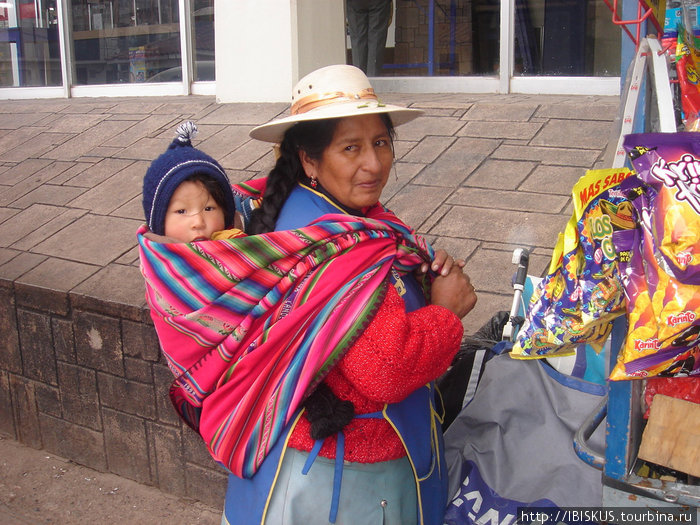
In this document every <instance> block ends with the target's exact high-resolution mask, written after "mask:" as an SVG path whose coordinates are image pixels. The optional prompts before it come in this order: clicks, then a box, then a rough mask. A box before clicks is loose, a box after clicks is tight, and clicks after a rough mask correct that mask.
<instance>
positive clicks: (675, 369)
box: [610, 133, 700, 380]
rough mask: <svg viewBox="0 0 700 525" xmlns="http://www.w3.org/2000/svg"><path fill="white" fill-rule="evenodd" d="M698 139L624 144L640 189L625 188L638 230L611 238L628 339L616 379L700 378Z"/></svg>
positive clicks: (631, 139) (633, 138) (637, 139)
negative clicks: (624, 303)
mask: <svg viewBox="0 0 700 525" xmlns="http://www.w3.org/2000/svg"><path fill="white" fill-rule="evenodd" d="M696 135H697V134H695V133H667V134H655V133H649V134H637V135H628V136H627V137H626V139H625V143H624V147H625V149H626V150H627V151H628V152H630V157H631V158H632V163H633V165H634V167H635V169H636V170H637V175H638V180H639V183H638V184H637V185H634V184H631V182H632V180H630V181H625V183H624V184H623V185H622V187H621V189H622V190H623V191H624V192H626V194H627V195H628V197H629V201H630V203H631V204H632V208H633V210H634V211H635V215H636V217H637V222H638V229H637V230H636V231H634V232H615V233H614V234H613V242H614V245H615V249H616V251H617V253H618V256H619V259H620V264H619V270H620V275H621V280H622V283H623V286H624V289H625V296H626V309H627V318H628V332H627V337H626V338H625V342H624V345H623V347H622V348H621V349H620V352H619V354H618V361H617V363H616V365H615V367H614V368H613V370H612V372H611V374H610V379H611V380H620V379H633V378H640V377H652V376H677V375H695V374H700V362H698V360H697V354H698V353H699V352H700V347H699V345H700V283H699V278H700V274H699V273H698V271H699V270H700V267H699V266H698V265H699V264H700V261H698V253H699V252H698V249H699V248H700V245H699V244H698V241H699V239H698V236H699V235H700V223H698V218H699V212H700V207H697V206H696V205H697V204H698V203H700V201H699V200H698V197H700V195H698V183H699V182H700V175H699V174H698V171H696V165H697V164H698V161H697V160H696V155H695V153H694V152H695V150H696V149H700V137H697V136H696ZM699 166H700V165H699Z"/></svg>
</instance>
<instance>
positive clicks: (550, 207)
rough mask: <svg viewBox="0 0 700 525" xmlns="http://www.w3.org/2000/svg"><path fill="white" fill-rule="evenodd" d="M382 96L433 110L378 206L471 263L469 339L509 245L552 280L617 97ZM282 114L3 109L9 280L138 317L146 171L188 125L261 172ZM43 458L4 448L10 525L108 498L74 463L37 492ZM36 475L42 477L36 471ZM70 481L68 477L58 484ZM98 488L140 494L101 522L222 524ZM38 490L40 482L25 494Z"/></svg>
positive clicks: (0, 486) (499, 304) (162, 502)
mask: <svg viewBox="0 0 700 525" xmlns="http://www.w3.org/2000/svg"><path fill="white" fill-rule="evenodd" d="M383 99H384V100H385V102H388V103H397V104H402V105H410V106H412V107H418V108H422V109H424V110H425V111H426V114H425V115H424V116H422V117H420V118H419V119H417V120H415V121H413V122H411V123H409V124H407V125H405V126H402V127H400V128H398V130H397V131H398V141H397V142H396V157H397V163H396V177H394V175H392V176H391V178H390V180H389V183H388V185H387V187H386V188H385V191H384V195H383V200H384V202H385V203H386V204H387V205H388V206H389V207H390V208H392V209H393V210H394V211H395V212H396V213H397V214H398V215H399V216H400V217H402V218H403V219H404V220H405V221H406V222H407V223H408V224H410V225H412V226H414V227H415V228H417V230H418V231H419V232H420V233H422V234H424V235H425V236H426V237H427V238H428V239H429V240H430V241H431V242H433V243H434V245H435V246H436V247H442V248H446V249H448V251H450V252H452V253H454V254H455V255H456V256H461V257H464V258H466V259H467V272H468V273H469V274H470V276H471V278H472V282H473V283H474V285H475V287H476V289H477V292H478V294H479V303H478V305H477V307H476V309H475V310H474V311H473V312H472V313H470V314H469V315H468V316H467V318H466V319H465V322H464V324H465V328H466V330H467V333H473V332H474V331H475V330H477V329H478V328H479V327H480V326H481V325H482V324H483V323H484V322H485V321H487V320H488V319H489V318H490V317H491V316H492V315H493V314H494V313H495V312H496V311H498V310H503V309H506V310H507V309H509V308H510V303H511V298H512V289H511V285H510V281H511V276H512V275H513V273H514V269H515V268H514V266H513V265H512V264H511V254H512V251H513V249H514V248H516V247H519V246H526V247H530V248H533V249H534V251H533V255H532V256H531V268H530V273H532V274H537V275H540V274H542V272H543V271H544V270H545V268H546V266H547V265H548V263H549V260H550V256H551V250H552V248H553V247H554V243H555V241H556V239H557V234H558V233H559V232H560V231H562V230H563V228H564V225H565V224H566V222H567V220H568V219H569V217H570V215H571V213H572V206H571V199H570V193H571V188H572V186H573V184H574V182H576V180H577V179H578V178H579V177H580V176H582V175H583V174H584V173H585V171H586V170H587V169H590V168H594V167H607V166H606V165H605V160H604V150H605V149H606V146H607V144H608V141H609V139H610V137H611V133H612V132H613V127H614V119H615V117H616V116H617V113H618V104H619V100H618V98H617V97H574V96H529V95H471V94H401V95H398V94H392V95H384V96H383ZM286 109H287V108H286V106H285V105H284V104H227V105H221V104H217V103H216V101H215V99H214V98H213V97H201V96H191V97H158V98H130V99H124V98H120V99H111V98H99V99H70V100H66V99H56V100H31V101H3V102H1V103H0V280H1V281H11V282H14V285H15V287H18V285H19V288H21V287H22V286H21V285H28V287H32V288H34V289H36V288H39V289H43V290H45V291H46V294H45V295H46V299H45V300H46V301H50V300H51V298H52V297H54V298H56V300H65V299H61V298H65V296H66V293H67V292H70V293H71V294H72V295H76V296H79V297H80V298H81V301H83V303H86V302H90V301H96V302H100V301H106V300H108V301H110V302H112V303H115V304H117V305H119V306H123V308H124V309H127V310H128V309H130V308H132V309H135V310H141V309H142V308H143V307H144V305H145V301H144V289H143V281H142V277H141V275H140V273H139V269H138V254H137V250H136V237H135V231H136V229H137V228H138V226H139V225H140V224H141V223H142V221H143V217H142V215H143V211H142V207H141V182H142V177H143V175H144V173H145V171H146V168H147V167H148V165H149V163H150V161H151V160H152V159H153V158H155V157H156V156H157V155H159V154H160V153H162V152H163V151H164V150H165V148H166V147H167V145H168V144H169V143H170V141H171V140H172V137H173V136H174V130H175V128H176V127H177V125H178V124H180V123H181V122H182V121H183V120H187V119H191V120H194V121H195V122H196V123H197V125H198V127H199V129H200V134H199V135H198V136H197V138H196V139H195V141H194V142H195V145H196V146H197V147H200V148H201V149H203V150H204V151H206V152H207V153H209V154H210V155H212V156H213V157H215V158H217V159H218V160H219V161H220V162H221V163H222V165H223V166H224V167H225V168H226V170H227V172H228V174H229V176H230V178H231V179H232V181H234V182H236V181H243V180H247V179H250V178H253V177H258V176H262V175H264V174H265V173H266V171H267V170H269V168H270V167H271V166H272V162H273V155H272V152H271V149H270V147H269V145H267V144H264V143H260V142H257V141H253V140H250V139H249V138H248V132H249V130H250V129H251V128H252V127H254V126H255V125H258V124H261V123H263V122H266V121H268V120H269V119H271V118H274V117H276V116H278V115H281V114H283V113H284V112H285V111H286ZM52 293H53V295H52ZM42 300H44V299H42ZM0 306H2V305H0ZM6 306H7V305H6ZM0 328H2V323H0ZM2 337H3V335H2V334H1V333H0V340H1V339H2ZM1 350H2V343H1V341H0V351H1ZM1 357H2V356H0V359H1ZM0 408H1V407H0ZM0 416H3V414H2V413H1V412H0ZM46 456H50V457H51V458H54V456H53V455H49V454H45V453H42V452H37V451H34V450H33V449H29V448H27V447H24V446H22V445H19V444H17V443H16V442H14V441H9V440H2V438H1V437H0V510H2V513H3V515H5V516H9V518H7V519H10V520H14V521H9V523H11V524H14V523H18V524H20V523H21V524H23V523H37V522H45V523H61V524H63V523H71V521H70V519H69V518H68V517H67V516H68V515H67V514H65V512H67V511H68V510H69V511H70V512H79V511H80V512H82V511H83V510H85V509H83V508H82V505H83V504H82V503H81V502H83V501H85V500H83V499H81V498H83V497H84V496H85V495H86V494H91V497H90V498H89V502H93V503H89V502H88V505H93V504H95V505H96V504H97V503H94V502H104V501H107V499H106V498H102V497H101V496H100V497H97V496H95V493H94V490H95V487H91V486H88V485H86V484H83V483H82V482H79V481H80V479H81V476H82V478H85V479H87V478H89V477H92V476H93V474H95V472H94V471H90V470H89V469H85V470H82V469H83V467H78V466H77V465H75V464H74V463H65V461H64V462H63V463H62V461H63V460H60V459H57V460H55V461H54V460H53V459H51V460H50V463H51V465H50V469H51V471H52V472H53V471H54V470H55V469H58V471H57V472H56V477H55V479H54V480H53V481H52V482H51V483H50V484H49V483H47V482H46V481H45V480H44V481H38V480H39V479H43V478H41V476H44V478H45V477H46V474H47V472H46V470H47V469H48V468H49V467H45V464H46V461H49V460H47V459H46ZM61 465H64V466H61ZM64 468H65V472H64V471H62V470H61V469H64ZM31 469H38V470H37V471H36V473H35V474H36V475H37V476H39V478H36V477H32V475H30V474H28V472H29V471H30V470H31ZM42 469H43V470H42ZM86 472H87V474H85V473H86ZM69 475H70V476H73V477H72V478H71V479H73V481H72V482H70V483H65V481H66V478H68V477H69ZM104 476H111V477H110V478H109V480H108V481H104V482H103V483H102V482H101V483H102V484H101V485H99V487H98V488H102V489H103V491H104V490H107V489H109V490H112V489H114V487H111V488H110V487H109V485H112V484H114V485H115V487H116V486H117V485H118V484H116V482H115V483H112V481H113V480H115V479H119V480H122V482H123V483H124V484H125V485H119V486H120V487H121V486H124V487H126V486H127V485H126V484H128V486H129V487H130V488H129V489H128V490H127V489H126V488H125V489H124V490H123V491H122V489H120V491H117V492H118V493H120V494H124V493H127V492H128V493H129V494H132V495H131V496H130V497H129V498H130V499H127V500H122V501H120V502H119V504H118V510H114V509H112V510H114V513H112V510H109V509H106V508H102V507H99V508H94V509H93V511H92V513H91V514H89V516H90V517H91V519H92V520H93V521H100V522H101V523H104V524H105V525H109V524H112V523H114V524H116V523H124V522H139V523H150V522H148V521H146V520H147V519H151V518H156V519H154V521H153V523H155V522H156V521H159V522H172V523H216V522H217V520H218V516H219V515H220V514H218V513H219V512H220V511H219V510H218V509H213V510H212V509H210V508H208V507H203V506H201V504H197V505H199V506H195V507H194V508H195V510H198V511H201V516H202V517H201V518H198V520H199V521H197V520H195V519H184V520H183V519H182V517H181V516H180V513H181V512H183V510H182V508H183V507H182V506H180V504H181V503H183V500H178V499H177V498H173V497H171V496H166V495H165V494H163V493H161V492H160V491H158V490H157V489H153V488H151V487H146V486H145V485H138V484H136V483H134V482H131V481H127V480H125V479H123V478H117V477H115V476H113V475H110V474H105V475H104ZM31 479H35V480H37V481H35V482H34V484H33V485H32V482H31V481H29V480H31ZM100 479H102V478H100ZM105 479H106V478H105ZM27 483H29V485H27ZM57 484H60V485H57ZM48 486H52V487H61V488H60V489H58V488H57V489H56V490H55V491H54V495H56V493H59V494H63V496H62V498H58V500H57V501H58V502H57V503H50V504H49V506H48V507H46V506H44V507H42V506H40V504H39V502H41V501H44V502H50V501H53V500H50V499H49V498H48V493H47V494H44V493H43V492H42V491H44V490H45V489H44V488H45V487H48ZM14 487H20V488H21V491H20V492H17V491H16V490H15V489H14ZM132 490H133V491H135V492H129V491H132ZM89 491H93V492H89ZM149 491H155V492H149ZM145 493H148V494H150V496H148V497H150V498H155V499H151V500H149V501H150V505H149V504H144V503H143V502H144V500H143V499H139V498H141V497H145V496H142V495H143V494H145ZM12 494H14V496H10V495H12ZM112 495H114V494H112ZM19 498H22V499H19ZM32 498H34V499H32ZM159 498H162V499H159ZM113 500H114V501H117V500H116V499H113ZM61 501H62V502H63V503H61ZM13 502H14V503H13ZM17 502H21V504H17ZM52 504H53V505H56V506H54V507H51V505H52ZM61 505H62V506H61ZM129 505H132V507H133V511H132V508H131V507H129ZM191 507H192V505H190V504H187V502H186V501H185V508H186V509H190V510H191ZM125 509H127V510H128V512H129V514H128V515H126V514H124V512H126V510H125ZM120 512H121V514H120ZM61 513H63V514H61ZM137 515H138V518H137V517H136V516H137ZM81 516H84V514H82V515H81ZM130 516H131V518H133V519H130V518H129V517H130ZM190 516H191V515H190ZM38 517H39V519H37V518H38ZM71 519H72V518H71ZM206 520H210V521H206ZM75 522H76V523H79V522H85V520H81V519H79V520H76V521H75Z"/></svg>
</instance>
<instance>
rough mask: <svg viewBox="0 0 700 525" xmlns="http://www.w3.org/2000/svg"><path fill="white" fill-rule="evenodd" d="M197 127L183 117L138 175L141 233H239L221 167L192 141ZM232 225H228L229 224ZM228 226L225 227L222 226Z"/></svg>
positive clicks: (205, 236)
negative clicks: (173, 135)
mask: <svg viewBox="0 0 700 525" xmlns="http://www.w3.org/2000/svg"><path fill="white" fill-rule="evenodd" d="M196 132H197V127H196V126H195V125H194V123H192V122H185V123H183V124H181V125H180V126H179V127H178V128H177V137H176V138H175V140H173V142H172V143H171V144H170V146H169V147H168V149H167V150H166V152H165V153H163V154H162V155H161V156H159V157H158V158H157V159H156V160H154V161H153V162H152V163H151V166H150V167H149V168H148V171H146V176H145V177H144V179H143V211H144V214H145V216H146V222H147V224H148V228H149V229H150V230H151V232H150V233H149V234H147V236H148V237H149V238H151V239H152V240H157V241H160V242H193V241H202V240H209V239H215V240H216V239H232V238H234V237H241V236H244V235H245V234H244V233H243V231H242V230H241V229H240V228H239V227H238V226H240V225H241V224H242V222H241V220H240V217H239V215H238V214H237V213H236V208H235V203H234V197H233V192H232V191H231V183H230V181H229V179H228V177H227V176H226V173H225V172H224V169H223V168H222V167H221V166H220V165H219V163H218V162H216V161H215V160H214V159H213V158H211V157H210V156H209V155H207V154H206V153H204V152H202V151H200V150H198V149H196V148H194V147H193V146H192V138H193V137H194V135H195V133H196ZM232 226H233V228H231V227H232ZM226 228H230V229H226Z"/></svg>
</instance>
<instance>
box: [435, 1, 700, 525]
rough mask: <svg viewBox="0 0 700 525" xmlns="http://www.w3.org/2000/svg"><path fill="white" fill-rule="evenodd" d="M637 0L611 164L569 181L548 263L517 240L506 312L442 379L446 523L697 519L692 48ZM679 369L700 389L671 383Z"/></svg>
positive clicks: (698, 326) (697, 171) (698, 334)
mask: <svg viewBox="0 0 700 525" xmlns="http://www.w3.org/2000/svg"><path fill="white" fill-rule="evenodd" d="M606 1H607V0H606ZM639 1H640V7H639V9H638V11H637V18H635V19H634V20H623V19H621V18H619V17H618V16H617V14H616V13H617V12H618V5H617V2H615V4H613V5H612V6H611V9H612V10H613V21H614V22H615V23H616V24H618V25H620V26H621V27H622V28H623V30H624V31H625V33H626V34H627V35H628V36H630V39H631V40H632V42H633V44H634V51H635V52H634V54H633V56H631V58H630V59H629V67H628V68H625V67H624V66H625V64H624V63H623V71H624V70H625V69H627V75H626V78H625V85H624V88H623V89H622V97H621V105H620V114H619V116H618V118H617V120H616V126H615V128H616V129H615V132H614V133H613V136H612V137H611V139H610V141H609V146H608V150H607V152H606V153H607V155H606V166H607V167H606V168H605V169H596V170H589V171H588V172H587V173H586V174H585V175H584V176H583V177H581V178H580V179H579V180H578V181H577V182H576V184H575V185H574V187H573V189H572V204H573V206H572V207H573V209H574V211H573V214H572V217H571V220H570V221H569V222H568V223H567V225H566V227H565V229H564V232H563V233H561V234H560V236H559V238H558V240H557V243H556V245H555V248H554V250H553V253H552V258H551V262H550V265H549V268H548V269H547V271H546V274H545V276H544V277H543V278H542V279H539V278H536V277H533V276H529V275H527V265H528V260H527V259H528V257H527V250H526V249H518V250H516V251H515V252H514V254H513V260H512V262H513V263H514V264H516V265H517V266H518V271H517V273H516V276H515V279H514V282H513V289H514V291H515V294H514V298H513V305H512V308H511V310H510V312H499V313H498V314H497V315H496V316H494V317H493V318H492V320H491V322H490V323H489V324H487V325H485V326H484V327H482V329H480V330H479V331H478V332H477V334H476V335H475V337H474V339H473V340H472V342H471V343H470V344H471V348H470V351H471V352H473V354H471V355H470V354H468V352H465V353H464V354H463V357H461V358H460V357H459V354H458V360H456V361H455V362H454V363H453V367H452V369H451V370H450V371H448V373H447V374H446V376H444V377H443V378H440V380H438V386H439V387H440V389H441V391H442V392H443V394H444V393H445V392H447V394H448V395H447V399H448V402H453V401H454V400H455V399H456V400H457V401H458V403H456V407H455V406H454V405H450V404H449V403H448V409H450V407H452V408H451V412H450V410H448V412H447V413H448V416H450V415H451V413H452V414H454V413H455V412H456V414H457V415H456V417H453V418H451V419H450V417H451V416H450V417H448V419H447V421H448V422H449V423H448V426H447V428H446V430H445V433H444V438H445V444H446V459H447V465H448V470H449V478H450V487H449V492H450V494H451V497H452V499H451V501H450V502H449V505H448V508H447V512H446V515H445V523H446V524H448V525H472V524H479V523H515V522H516V519H517V522H518V523H535V522H538V523H544V522H546V523H566V524H571V523H601V522H602V523H621V522H626V521H630V520H629V519H627V520H625V519H621V518H620V517H619V516H620V514H619V513H618V514H616V513H615V511H618V512H623V510H624V509H630V508H632V509H634V510H635V511H639V512H647V511H648V512H652V514H653V516H659V519H658V520H653V519H652V520H649V519H646V520H645V519H641V520H640V519H637V520H636V522H639V523H652V522H653V523H656V522H657V521H674V522H682V523H689V522H692V523H697V522H698V518H700V514H699V510H698V509H699V507H700V487H699V486H698V483H697V477H698V476H700V473H699V471H700V456H699V455H698V451H699V450H700V359H698V354H700V264H699V261H698V254H700V191H699V189H700V135H698V134H696V133H687V132H686V131H684V130H687V128H688V127H689V124H690V123H691V119H690V118H689V112H690V109H689V108H691V106H687V105H685V103H686V102H687V101H686V99H685V98H684V99H683V100H682V102H683V104H682V103H681V100H679V96H680V95H679V94H680V93H681V90H679V89H678V88H679V85H678V84H677V82H678V80H677V78H678V77H680V76H681V75H682V74H683V73H684V71H679V70H678V69H679V68H676V65H674V64H672V62H671V59H670V54H671V53H670V52H669V50H671V52H672V53H673V54H674V56H675V55H676V53H678V54H681V53H683V54H684V56H685V55H687V52H686V50H685V49H681V48H680V47H679V48H678V50H677V49H676V47H675V46H673V45H664V43H663V40H662V38H660V37H657V36H654V35H650V36H646V37H642V36H641V35H642V34H644V33H645V32H646V31H645V29H644V26H645V25H646V24H652V25H653V26H654V27H655V28H656V29H657V30H658V32H659V33H661V29H660V27H661V24H658V22H656V20H658V19H660V17H661V16H662V15H661V13H663V9H660V8H659V6H657V8H656V9H655V10H654V9H651V8H649V7H648V6H647V5H646V4H642V3H641V2H642V0H639ZM688 1H689V0H688ZM698 3H699V4H700V2H698ZM627 4H628V5H629V2H628V3H627ZM683 38H686V36H685V35H684V36H683ZM698 56H699V57H700V52H698ZM623 62H624V60H623ZM678 63H680V62H678ZM686 65H687V67H688V68H690V67H691V63H690V62H688V61H686V62H684V63H683V67H686ZM699 69H700V68H699ZM682 87H684V88H685V89H686V90H687V88H688V85H685V86H682ZM692 87H693V89H695V90H696V92H697V98H698V100H699V102H698V105H697V106H696V111H695V115H696V117H697V118H695V119H694V122H693V126H697V125H698V123H699V122H700V89H698V88H697V87H696V86H692ZM686 93H687V91H686ZM681 109H684V110H685V111H686V113H685V114H684V115H682V114H681V112H680V110H681ZM691 109H692V108H691ZM698 127H700V126H698ZM669 245H670V246H669ZM674 250H675V251H674ZM681 254H682V255H683V257H679V255H681ZM494 341H497V342H494ZM465 371H468V372H465ZM465 375H466V376H467V377H468V379H469V380H468V381H464V380H463V377H464V376H465ZM681 376H687V377H681ZM668 382H670V384H671V385H672V388H671V389H668V388H662V384H668ZM681 383H682V384H684V385H686V386H687V385H688V384H690V385H694V386H695V387H696V389H695V392H692V395H686V394H685V393H682V395H679V392H672V391H671V390H673V388H675V387H676V386H679V385H681ZM455 385H461V388H458V387H456V386H455ZM652 385H653V386H652ZM659 394H661V395H659ZM652 395H653V398H652ZM459 401H461V404H460V403H459ZM660 407H661V408H660ZM683 417H685V418H686V419H685V420H684V419H683ZM572 438H573V443H572ZM572 445H573V446H572ZM572 508H573V511H572V512H569V513H567V511H564V512H560V511H561V510H562V509H569V510H570V511H571V509H572ZM577 508H578V509H581V508H588V509H599V510H601V509H602V510H601V512H604V511H605V509H609V510H611V512H610V513H608V514H600V513H599V514H595V516H597V518H594V517H590V516H592V515H593V514H583V513H581V512H578V511H577ZM532 509H535V511H534V512H533V511H532ZM542 510H544V511H545V512H544V513H539V512H540V511H542ZM645 516H646V515H645ZM689 516H692V517H693V518H695V519H694V520H688V517H689ZM543 520H544V521H543Z"/></svg>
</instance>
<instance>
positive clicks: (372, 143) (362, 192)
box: [300, 115, 394, 210]
mask: <svg viewBox="0 0 700 525" xmlns="http://www.w3.org/2000/svg"><path fill="white" fill-rule="evenodd" d="M300 159H301V163H302V165H303V167H304V171H305V172H306V175H307V176H309V177H310V178H312V179H314V178H315V179H318V181H319V182H320V183H321V186H323V187H324V188H325V189H326V190H327V191H328V192H329V193H330V194H331V195H333V197H335V198H336V199H337V200H338V201H339V202H340V203H341V204H343V205H345V206H347V207H349V208H353V209H356V210H359V209H362V208H366V207H368V206H372V205H374V204H376V203H377V202H378V201H379V196H380V195H381V193H382V189H384V185H385V184H386V181H387V179H388V178H389V172H390V171H391V164H392V162H393V160H394V152H393V150H392V144H391V137H390V135H389V132H388V131H387V129H386V126H385V125H384V122H382V119H381V118H380V117H379V115H361V116H357V117H346V118H343V119H341V120H340V122H339V123H338V125H337V127H336V129H335V133H334V134H333V140H332V141H331V143H330V145H329V146H328V147H327V148H326V150H325V151H324V152H323V154H322V156H321V158H320V159H319V160H314V159H311V158H310V157H309V156H308V155H306V153H305V152H303V151H302V152H301V153H300Z"/></svg>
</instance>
